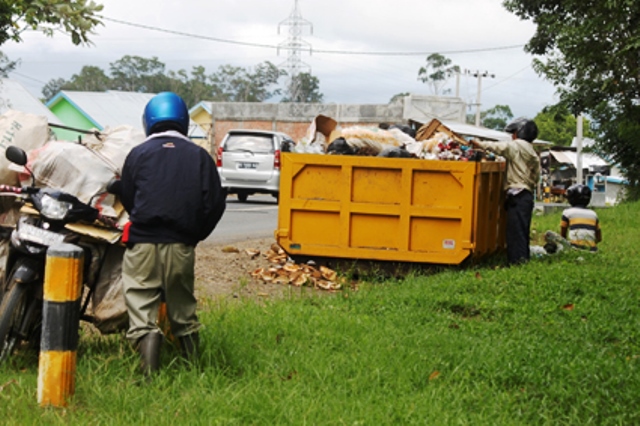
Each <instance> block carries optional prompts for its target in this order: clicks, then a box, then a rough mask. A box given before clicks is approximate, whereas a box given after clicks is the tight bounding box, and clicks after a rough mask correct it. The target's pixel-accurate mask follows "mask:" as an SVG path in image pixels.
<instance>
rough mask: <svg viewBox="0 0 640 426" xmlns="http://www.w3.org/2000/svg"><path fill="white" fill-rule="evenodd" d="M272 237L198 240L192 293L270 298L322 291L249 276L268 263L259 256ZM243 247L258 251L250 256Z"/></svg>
mask: <svg viewBox="0 0 640 426" xmlns="http://www.w3.org/2000/svg"><path fill="white" fill-rule="evenodd" d="M272 244H275V240H274V239H273V238H263V239H256V240H246V241H240V242H234V243H224V244H214V243H209V242H206V241H205V242H202V243H200V244H199V245H198V246H197V247H196V268H195V273H196V295H197V296H198V298H206V299H220V298H228V299H241V298H245V297H251V298H263V299H272V298H279V297H283V296H286V295H290V294H292V292H293V293H296V294H297V293H300V292H301V291H305V292H315V293H319V294H320V293H326V292H324V291H321V290H315V289H313V288H303V289H300V288H296V287H293V286H291V285H283V284H274V283H265V282H263V281H261V280H258V279H255V278H253V277H251V272H252V271H255V270H256V269H258V268H264V267H268V266H269V261H268V260H267V259H266V258H265V257H264V256H263V254H264V253H266V252H267V251H268V250H269V248H270V247H271V245H272ZM246 250H250V251H259V254H257V255H253V256H252V255H251V254H250V253H248V252H247V251H246Z"/></svg>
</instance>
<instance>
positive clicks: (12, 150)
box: [5, 145, 27, 166]
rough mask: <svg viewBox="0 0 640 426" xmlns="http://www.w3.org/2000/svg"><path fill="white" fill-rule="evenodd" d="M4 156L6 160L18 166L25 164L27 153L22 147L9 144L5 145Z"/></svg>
mask: <svg viewBox="0 0 640 426" xmlns="http://www.w3.org/2000/svg"><path fill="white" fill-rule="evenodd" d="M5 156H6V157H7V160H9V161H11V162H12V163H15V164H17V165H19V166H26V165H27V153H26V152H24V150H23V149H22V148H18V147H17V146H13V145H12V146H9V147H7V151H6V152H5Z"/></svg>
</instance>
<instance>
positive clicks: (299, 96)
mask: <svg viewBox="0 0 640 426" xmlns="http://www.w3.org/2000/svg"><path fill="white" fill-rule="evenodd" d="M322 98H323V95H322V93H320V80H319V79H318V77H315V76H313V75H311V74H310V73H308V72H302V73H300V74H298V75H297V76H295V77H294V78H293V79H291V80H289V84H288V86H287V90H286V95H285V97H283V98H282V101H281V102H306V103H320V102H322Z"/></svg>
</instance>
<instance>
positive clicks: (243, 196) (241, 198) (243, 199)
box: [238, 192, 249, 203]
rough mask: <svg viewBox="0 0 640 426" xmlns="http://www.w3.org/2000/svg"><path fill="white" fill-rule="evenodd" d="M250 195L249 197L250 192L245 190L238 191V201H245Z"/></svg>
mask: <svg viewBox="0 0 640 426" xmlns="http://www.w3.org/2000/svg"><path fill="white" fill-rule="evenodd" d="M248 197H249V195H248V194H245V193H243V192H239V193H238V201H240V202H241V203H244V202H245V201H247V198H248Z"/></svg>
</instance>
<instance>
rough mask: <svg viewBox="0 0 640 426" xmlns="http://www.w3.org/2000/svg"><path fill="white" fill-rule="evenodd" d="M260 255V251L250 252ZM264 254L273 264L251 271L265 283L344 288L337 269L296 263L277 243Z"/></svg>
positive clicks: (252, 274)
mask: <svg viewBox="0 0 640 426" xmlns="http://www.w3.org/2000/svg"><path fill="white" fill-rule="evenodd" d="M248 254H250V255H258V254H259V252H254V253H248ZM263 256H264V257H265V258H266V259H267V260H268V261H269V263H270V264H271V265H270V266H268V267H263V268H258V269H256V270H254V271H253V272H251V276H252V277H253V278H256V279H258V280H261V281H263V282H265V283H273V284H282V285H292V286H294V287H303V286H305V287H313V288H317V289H320V290H327V291H336V290H340V289H342V283H341V279H340V278H339V277H338V274H337V273H336V271H334V270H332V269H330V268H327V267H326V266H319V267H318V268H316V267H315V266H312V265H309V264H302V265H301V264H297V263H294V262H293V261H292V260H291V259H289V257H288V256H287V254H286V253H285V251H284V250H283V249H282V247H280V246H279V245H277V244H272V245H271V247H270V248H269V250H268V251H267V252H266V253H264V254H263Z"/></svg>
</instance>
